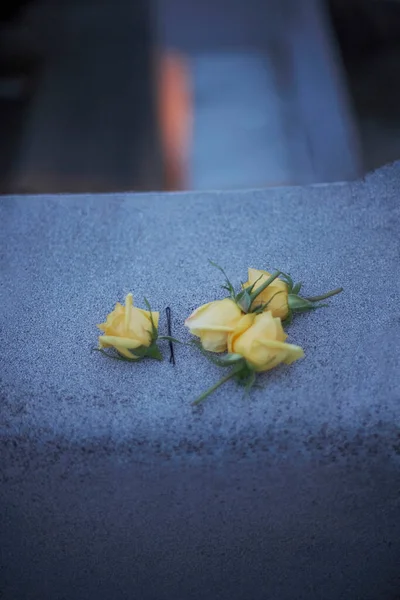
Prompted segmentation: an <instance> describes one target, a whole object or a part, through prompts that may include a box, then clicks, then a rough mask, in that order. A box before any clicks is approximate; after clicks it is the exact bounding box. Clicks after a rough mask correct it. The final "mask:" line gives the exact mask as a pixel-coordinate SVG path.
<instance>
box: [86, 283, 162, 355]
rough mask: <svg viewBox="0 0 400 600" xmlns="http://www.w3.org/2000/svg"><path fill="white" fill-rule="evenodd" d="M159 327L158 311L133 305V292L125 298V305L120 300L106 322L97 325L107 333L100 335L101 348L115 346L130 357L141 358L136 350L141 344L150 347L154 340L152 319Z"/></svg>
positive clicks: (156, 326)
mask: <svg viewBox="0 0 400 600" xmlns="http://www.w3.org/2000/svg"><path fill="white" fill-rule="evenodd" d="M151 319H153V323H154V326H155V328H156V329H158V320H159V313H158V312H151V313H150V312H149V311H147V310H143V309H141V308H136V307H135V306H133V297H132V294H128V295H127V297H126V299H125V306H122V304H120V303H119V302H117V304H116V305H115V309H114V310H113V311H112V312H111V313H110V314H109V315H108V316H107V320H106V322H105V323H101V324H100V325H97V327H98V328H99V329H101V330H102V331H104V334H105V335H101V336H99V346H100V348H110V347H113V348H115V349H116V350H117V351H118V352H119V353H120V354H122V355H123V356H125V357H126V358H130V359H137V358H140V357H139V356H135V354H134V352H133V353H132V352H130V350H133V351H134V350H135V348H139V347H140V346H144V347H149V346H150V345H151V344H152V342H153V338H152V329H153V327H152V321H151Z"/></svg>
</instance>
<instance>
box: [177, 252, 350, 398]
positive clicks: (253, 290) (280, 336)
mask: <svg viewBox="0 0 400 600" xmlns="http://www.w3.org/2000/svg"><path fill="white" fill-rule="evenodd" d="M210 262H211V261H210ZM211 264H212V265H213V266H215V267H216V268H218V269H219V270H220V271H221V272H222V273H223V275H224V277H225V283H224V285H223V286H222V287H223V288H224V289H225V290H226V291H227V292H229V297H227V298H224V299H223V300H214V301H213V302H209V303H208V304H204V305H203V306H200V307H199V308H197V309H196V310H195V311H194V312H193V313H192V314H191V315H190V316H189V317H188V318H187V319H186V321H185V325H186V326H187V327H188V328H189V330H190V332H191V333H192V334H193V335H195V336H197V337H198V338H199V342H198V344H197V345H198V347H199V348H200V350H202V351H203V352H204V353H206V354H208V356H209V357H210V359H211V360H212V361H213V362H214V363H215V364H217V365H219V366H221V367H231V370H230V371H229V373H228V374H227V375H225V377H223V378H222V379H220V380H219V381H218V382H217V383H216V384H215V385H213V386H212V387H211V388H210V389H208V390H207V391H206V392H204V393H203V394H202V395H201V396H200V397H199V398H197V400H195V402H194V404H199V403H200V402H202V401H203V400H204V399H205V398H207V396H209V395H210V394H211V393H212V392H213V391H214V390H215V389H216V388H218V387H219V386H220V385H222V384H223V383H225V382H226V381H228V379H231V378H235V379H236V380H237V381H238V383H240V384H241V385H243V386H244V387H245V389H246V390H247V391H248V390H249V389H250V388H251V387H252V385H253V384H254V383H255V379H256V373H258V372H262V371H268V370H270V369H273V368H274V367H277V366H278V365H280V364H281V363H284V364H287V365H289V364H291V363H292V362H294V361H296V360H298V359H299V358H303V356H304V352H303V349H302V348H300V346H295V345H293V344H288V343H287V342H286V339H287V337H288V336H287V334H286V333H285V331H284V329H283V326H282V323H285V324H289V323H290V322H291V320H292V318H293V315H294V314H295V313H297V312H307V311H311V310H315V309H316V308H321V307H322V306H326V305H324V304H319V302H321V301H322V300H325V299H326V298H329V297H331V296H334V295H335V294H339V293H340V292H341V291H342V288H338V289H335V290H332V291H330V292H328V293H326V294H323V295H322V296H314V297H309V298H304V297H302V296H300V291H301V287H302V284H301V283H294V282H293V279H292V278H291V277H290V275H288V274H287V273H283V272H282V271H275V272H273V273H272V274H271V273H268V272H267V271H259V270H257V269H249V270H248V281H247V282H246V283H244V284H243V285H242V289H241V290H240V291H239V292H238V293H236V292H235V288H234V287H233V285H232V284H231V282H230V281H229V279H228V277H227V276H226V273H225V271H224V270H223V269H222V268H221V267H220V266H219V265H217V264H215V263H213V262H211ZM226 351H227V353H226V354H225V355H224V356H222V357H218V358H214V357H213V356H212V355H211V354H209V353H220V352H226Z"/></svg>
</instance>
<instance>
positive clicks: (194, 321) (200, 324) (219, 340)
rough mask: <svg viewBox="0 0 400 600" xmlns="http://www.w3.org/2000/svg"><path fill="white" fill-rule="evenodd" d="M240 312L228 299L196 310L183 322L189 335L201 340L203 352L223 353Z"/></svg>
mask: <svg viewBox="0 0 400 600" xmlns="http://www.w3.org/2000/svg"><path fill="white" fill-rule="evenodd" d="M241 316H242V311H241V310H240V308H239V307H238V305H237V304H236V303H235V302H234V301H233V300H230V298H225V299H224V300H215V301H214V302H209V303H208V304H203V306H200V307H199V308H197V309H196V310H195V311H194V312H193V313H192V314H191V315H190V317H188V318H187V319H186V321H185V325H186V327H188V328H189V330H190V333H192V334H193V335H195V336H197V337H199V338H200V340H201V344H202V346H203V348H204V349H205V350H208V351H210V352H224V350H226V346H227V339H228V335H229V334H230V333H232V332H233V331H234V329H235V327H236V325H237V324H238V323H239V321H240V318H241Z"/></svg>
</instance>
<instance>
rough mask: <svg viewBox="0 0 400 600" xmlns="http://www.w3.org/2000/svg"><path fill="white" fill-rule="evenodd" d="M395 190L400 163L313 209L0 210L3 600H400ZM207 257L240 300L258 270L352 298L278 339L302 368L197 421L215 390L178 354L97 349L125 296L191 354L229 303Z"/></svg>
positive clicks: (151, 197)
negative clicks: (189, 323)
mask: <svg viewBox="0 0 400 600" xmlns="http://www.w3.org/2000/svg"><path fill="white" fill-rule="evenodd" d="M399 188H400V163H397V164H395V165H392V166H388V167H386V168H385V169H382V170H380V171H378V172H375V173H373V174H371V175H369V176H368V177H367V178H366V179H365V180H362V181H358V182H354V183H349V184H334V185H320V186H311V187H305V188H300V187H299V188H273V189H267V190H253V191H234V192H206V193H191V194H185V193H181V194H147V195H133V194H132V195H129V194H126V195H99V196H90V195H88V196H58V197H51V196H44V197H6V198H2V200H1V202H0V218H1V223H2V242H1V250H2V252H1V278H2V287H1V306H2V311H1V332H2V340H3V344H2V352H1V359H0V360H1V398H2V399H1V421H0V442H1V447H2V448H1V456H2V459H1V468H0V471H1V475H2V486H1V489H0V535H1V537H2V540H3V544H2V560H1V567H2V575H1V577H0V581H1V583H0V590H1V591H2V595H1V594H0V597H1V598H2V600H11V599H12V600H19V599H20V598H21V599H22V598H23V599H29V600H30V599H35V600H36V599H39V598H40V599H41V600H42V599H47V598H49V599H60V600H61V599H65V600H75V599H91V598H96V599H99V600H102V599H103V598H104V599H109V598H113V599H116V600H119V599H124V598H129V599H130V598H137V599H140V600H150V599H151V600H153V599H154V600H164V599H165V600H169V599H170V598H174V599H178V600H179V599H182V600H185V599H194V600H196V599H200V598H202V599H203V598H207V599H210V600H213V599H214V598H215V599H218V600H225V599H228V598H229V599H233V600H236V599H238V600H241V599H243V600H245V599H246V600H247V599H251V600H264V599H266V600H269V599H271V600H275V599H277V600H278V599H279V600H285V599H292V598H296V599H303V598H304V599H307V600H308V599H314V598H315V599H321V598H324V599H327V600H337V599H339V598H343V599H346V600H352V599H358V598H359V599H362V600H395V598H397V597H398V595H399V594H400V568H399V564H400V459H399V456H400V375H399V373H400V370H399V362H400V360H399V357H400V352H399V350H400V343H399V342H400V318H399V304H398V299H399V292H400V289H399V288H400V284H399V281H400V268H399V265H400V244H399V237H400V236H399V232H400V219H399V213H400V202H399ZM208 257H210V258H212V259H214V260H215V261H217V262H219V263H220V264H221V265H223V266H224V267H225V268H226V269H227V270H228V272H229V274H230V275H231V279H232V280H233V282H235V283H236V284H239V282H240V281H241V280H243V279H244V278H245V275H246V269H247V267H248V266H253V267H259V268H263V267H266V266H270V267H280V268H283V269H286V270H287V271H289V272H290V273H291V274H293V275H294V276H295V278H296V279H299V280H302V281H303V282H304V283H305V291H306V292H307V293H308V294H316V293H319V292H321V291H324V290H327V289H330V288H332V287H336V286H338V285H342V286H343V287H344V288H345V292H344V293H343V294H342V295H340V296H338V297H336V298H334V299H333V300H332V301H331V303H330V307H329V308H327V309H325V310H320V311H317V312H316V313H314V314H309V315H304V316H299V317H298V318H297V320H296V321H295V323H294V324H293V326H291V328H290V330H289V334H290V338H289V341H291V342H293V343H297V344H300V345H302V346H303V347H304V349H305V353H306V358H305V359H304V360H303V361H299V362H297V363H296V364H294V365H291V366H290V367H282V368H280V369H276V370H275V371H274V372H271V373H270V374H266V375H263V376H261V377H260V380H259V381H260V383H262V384H263V389H257V390H254V391H253V392H252V394H251V396H250V398H247V399H244V398H243V395H242V392H241V391H240V390H238V389H237V388H236V387H235V384H234V383H231V382H230V383H228V384H226V386H225V387H224V388H221V389H220V390H219V391H218V392H216V393H215V394H214V396H213V397H211V398H210V400H209V401H208V402H207V403H206V404H204V406H203V407H201V408H200V409H193V408H192V407H191V405H190V401H191V400H192V399H194V398H195V397H196V396H197V395H198V394H199V393H200V392H201V391H203V390H204V389H205V388H206V387H207V386H209V385H211V384H212V383H213V382H215V381H216V379H217V378H218V377H219V376H220V375H221V373H220V371H219V369H218V368H217V367H214V366H212V365H210V364H209V363H208V362H207V361H206V359H204V358H203V357H202V356H199V355H198V354H197V353H196V352H195V351H194V350H192V349H189V348H187V347H178V346H177V347H176V366H175V367H173V366H171V364H170V363H169V362H168V360H167V359H166V360H165V361H164V362H163V363H157V362H152V361H147V362H146V361H143V362H142V363H139V364H137V365H131V364H128V363H120V362H117V361H111V360H107V359H106V358H104V357H103V356H101V355H100V354H98V353H92V352H91V349H92V348H93V347H94V346H95V345H96V340H97V334H98V332H97V330H96V327H95V324H96V323H98V322H101V321H102V319H103V318H104V316H105V315H106V314H107V312H109V311H110V309H111V308H112V307H113V304H114V302H115V301H117V300H123V298H124V295H125V294H126V293H127V292H128V291H132V292H133V293H134V296H135V298H136V299H137V302H138V304H141V299H142V298H143V296H144V295H145V296H146V297H147V298H148V299H149V301H150V303H151V305H152V307H153V308H154V309H155V310H156V309H157V310H161V311H164V309H165V307H166V306H168V305H169V306H171V307H172V311H173V312H172V315H173V333H174V335H175V336H177V337H179V338H181V339H182V340H187V339H188V334H187V333H186V331H185V328H184V327H183V320H184V318H185V317H186V315H188V314H189V313H190V311H192V310H193V309H194V308H195V307H196V306H198V305H199V304H201V303H203V302H206V301H208V300H210V299H214V298H217V297H221V293H222V291H221V290H220V288H219V285H220V283H221V277H220V274H219V273H218V271H216V270H214V269H213V268H211V267H210V266H209V265H208V263H207V258H208ZM165 330H166V324H165V319H164V318H163V319H162V324H161V331H162V332H165ZM165 355H166V357H167V355H168V348H167V346H165ZM1 586H2V587H1ZM396 594H397V595H396Z"/></svg>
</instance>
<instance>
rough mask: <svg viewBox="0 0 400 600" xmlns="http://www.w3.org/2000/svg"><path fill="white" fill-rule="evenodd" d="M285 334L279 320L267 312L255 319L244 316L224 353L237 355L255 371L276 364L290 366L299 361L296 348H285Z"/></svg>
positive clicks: (266, 368)
mask: <svg viewBox="0 0 400 600" xmlns="http://www.w3.org/2000/svg"><path fill="white" fill-rule="evenodd" d="M286 338H287V335H286V333H285V332H284V331H283V329H282V323H281V320H280V319H279V318H277V317H274V316H273V314H272V312H271V311H266V312H264V313H261V314H259V315H256V314H254V313H249V314H247V315H244V316H243V317H242V318H241V319H240V321H239V323H238V325H237V327H236V329H235V331H233V332H232V333H230V334H229V336H228V352H231V353H234V354H240V355H241V356H243V357H244V358H245V359H246V360H247V361H248V362H249V363H250V365H251V366H252V367H253V369H254V370H255V371H268V370H269V369H273V368H274V367H276V366H277V365H279V364H280V363H282V362H283V363H286V364H287V365H289V364H290V363H292V362H294V361H295V360H298V359H299V358H302V357H303V356H304V352H303V350H302V348H300V347H299V346H293V345H292V344H285V340H286Z"/></svg>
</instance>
